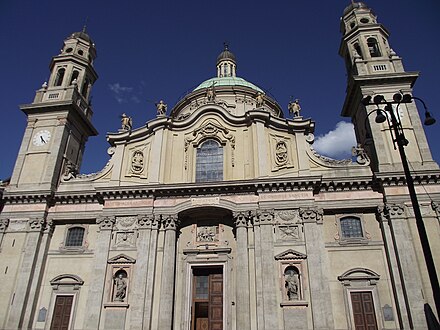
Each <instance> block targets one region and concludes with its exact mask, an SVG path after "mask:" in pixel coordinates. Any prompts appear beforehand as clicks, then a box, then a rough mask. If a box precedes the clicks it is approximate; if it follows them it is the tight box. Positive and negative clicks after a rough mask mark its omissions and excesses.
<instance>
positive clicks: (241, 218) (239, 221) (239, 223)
mask: <svg viewBox="0 0 440 330" xmlns="http://www.w3.org/2000/svg"><path fill="white" fill-rule="evenodd" d="M232 217H233V218H234V222H235V226H236V227H237V228H238V227H246V226H247V222H248V219H249V212H233V213H232Z"/></svg>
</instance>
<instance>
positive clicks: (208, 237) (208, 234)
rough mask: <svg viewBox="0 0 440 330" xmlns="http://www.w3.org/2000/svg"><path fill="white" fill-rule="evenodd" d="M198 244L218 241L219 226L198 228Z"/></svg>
mask: <svg viewBox="0 0 440 330" xmlns="http://www.w3.org/2000/svg"><path fill="white" fill-rule="evenodd" d="M196 239H197V242H215V241H218V235H217V226H201V227H198V226H197V237H196Z"/></svg>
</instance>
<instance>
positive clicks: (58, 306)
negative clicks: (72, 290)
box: [50, 295, 73, 330]
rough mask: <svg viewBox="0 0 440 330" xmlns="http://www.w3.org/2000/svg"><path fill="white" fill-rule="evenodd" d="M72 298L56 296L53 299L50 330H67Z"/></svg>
mask: <svg viewBox="0 0 440 330" xmlns="http://www.w3.org/2000/svg"><path fill="white" fill-rule="evenodd" d="M72 303H73V296H70V295H65V296H64V295H63V296H62V295H58V296H56V299H55V308H54V310H53V316H52V323H51V325H50V330H68V329H69V324H70V314H71V313H72Z"/></svg>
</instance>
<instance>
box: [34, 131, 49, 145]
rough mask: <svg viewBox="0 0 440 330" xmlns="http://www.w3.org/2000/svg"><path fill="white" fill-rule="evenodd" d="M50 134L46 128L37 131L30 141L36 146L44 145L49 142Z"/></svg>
mask: <svg viewBox="0 0 440 330" xmlns="http://www.w3.org/2000/svg"><path fill="white" fill-rule="evenodd" d="M50 136H51V134H50V132H49V131H48V130H42V131H38V132H37V133H36V134H35V135H34V138H33V139H32V142H33V144H34V145H35V146H37V147H40V146H44V145H46V144H47V143H48V142H49V140H50Z"/></svg>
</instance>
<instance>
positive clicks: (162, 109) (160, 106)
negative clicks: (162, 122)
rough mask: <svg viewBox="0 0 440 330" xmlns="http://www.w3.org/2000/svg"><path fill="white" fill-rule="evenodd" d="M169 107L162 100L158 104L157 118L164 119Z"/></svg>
mask: <svg viewBox="0 0 440 330" xmlns="http://www.w3.org/2000/svg"><path fill="white" fill-rule="evenodd" d="M167 107H168V106H167V105H166V104H165V103H164V101H163V100H160V101H159V103H156V109H157V116H158V117H163V116H165V115H166V114H167Z"/></svg>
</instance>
